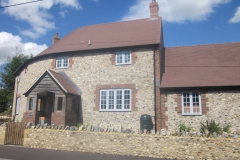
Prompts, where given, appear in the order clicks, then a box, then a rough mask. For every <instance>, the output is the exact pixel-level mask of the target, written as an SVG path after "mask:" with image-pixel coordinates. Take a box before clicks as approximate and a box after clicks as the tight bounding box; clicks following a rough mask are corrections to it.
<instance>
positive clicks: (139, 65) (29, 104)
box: [13, 0, 240, 130]
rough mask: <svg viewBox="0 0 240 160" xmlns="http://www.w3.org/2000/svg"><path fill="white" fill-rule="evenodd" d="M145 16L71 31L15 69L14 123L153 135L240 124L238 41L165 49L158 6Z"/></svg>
mask: <svg viewBox="0 0 240 160" xmlns="http://www.w3.org/2000/svg"><path fill="white" fill-rule="evenodd" d="M149 7H150V18H147V19H140V20H132V21H123V22H114V23H107V24H99V25H92V26H85V27H82V28H78V29H76V30H74V31H73V32H71V33H70V34H68V35H67V36H66V37H64V38H62V39H61V38H60V37H59V36H58V34H56V35H55V36H54V37H53V45H52V46H50V47H49V48H48V49H46V50H45V51H43V52H42V53H40V54H39V55H37V56H36V57H34V58H32V59H30V60H28V61H27V62H26V63H25V64H23V65H22V66H21V67H20V68H19V69H18V71H17V72H16V82H15V90H14V102H13V105H14V106H15V107H13V118H14V120H15V121H17V120H23V121H24V122H33V123H35V124H38V123H48V124H55V125H64V126H65V125H76V124H77V123H83V124H86V125H100V126H101V127H103V128H106V127H107V128H119V127H120V126H121V127H123V128H132V129H133V130H137V129H139V128H140V116H141V115H143V114H148V115H150V116H151V117H152V121H153V123H154V126H155V128H154V129H156V130H160V129H162V128H167V129H169V130H175V129H176V127H177V125H178V124H180V123H189V124H191V126H193V127H195V128H197V127H198V126H199V125H200V121H204V120H206V119H215V120H219V121H220V122H221V123H231V125H232V126H233V127H234V128H239V129H240V126H239V124H238V122H239V120H240V116H239V111H240V110H239V106H240V102H239V99H240V92H239V85H240V76H239V74H238V73H239V72H238V70H239V62H240V54H239V52H240V43H229V44H218V45H200V46H187V47H173V48H165V47H164V41H163V28H162V18H161V17H160V16H158V9H159V7H158V3H157V2H156V1H155V0H152V2H151V3H150V5H149Z"/></svg>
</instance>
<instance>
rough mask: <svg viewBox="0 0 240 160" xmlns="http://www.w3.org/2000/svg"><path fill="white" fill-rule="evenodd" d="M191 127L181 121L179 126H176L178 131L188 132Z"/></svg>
mask: <svg viewBox="0 0 240 160" xmlns="http://www.w3.org/2000/svg"><path fill="white" fill-rule="evenodd" d="M191 129H192V128H191V127H190V126H188V127H187V126H186V125H185V124H184V123H181V124H179V128H178V130H179V132H183V131H184V132H190V131H191Z"/></svg>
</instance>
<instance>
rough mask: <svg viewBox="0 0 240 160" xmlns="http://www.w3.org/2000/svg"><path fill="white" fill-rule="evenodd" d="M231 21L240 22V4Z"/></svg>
mask: <svg viewBox="0 0 240 160" xmlns="http://www.w3.org/2000/svg"><path fill="white" fill-rule="evenodd" d="M229 22H230V23H240V6H239V7H238V8H237V9H236V13H235V14H234V16H233V17H232V18H231V19H230V20H229Z"/></svg>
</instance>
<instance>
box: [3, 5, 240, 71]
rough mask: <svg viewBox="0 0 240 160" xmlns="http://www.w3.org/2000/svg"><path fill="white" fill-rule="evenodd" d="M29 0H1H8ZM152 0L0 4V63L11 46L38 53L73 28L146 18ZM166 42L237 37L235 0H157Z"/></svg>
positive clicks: (239, 21)
mask: <svg viewBox="0 0 240 160" xmlns="http://www.w3.org/2000/svg"><path fill="white" fill-rule="evenodd" d="M30 1H34V0H0V6H8V5H14V4H19V3H25V2H30ZM151 1H152V0H42V1H39V2H34V3H28V4H24V5H18V6H13V7H6V8H0V20H1V21H0V68H1V65H3V64H4V63H6V62H7V57H8V56H13V55H14V54H15V53H16V50H18V51H21V52H22V53H23V54H26V55H30V54H33V55H37V54H38V53H40V52H41V51H43V50H45V49H46V48H47V47H49V46H51V44H52V37H53V36H54V34H55V33H59V36H60V37H61V38H62V37H64V36H66V35H67V34H69V33H70V32H71V31H73V30H74V29H76V28H79V27H83V26H87V25H94V24H101V23H109V22H117V21H126V20H133V19H142V18H149V15H150V14H149V12H150V11H149V3H150V2H151ZM157 2H158V3H159V15H160V16H162V19H163V33H164V45H165V47H173V46H189V45H202V44H216V43H231V42H240V0H157Z"/></svg>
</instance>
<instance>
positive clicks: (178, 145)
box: [24, 129, 240, 160]
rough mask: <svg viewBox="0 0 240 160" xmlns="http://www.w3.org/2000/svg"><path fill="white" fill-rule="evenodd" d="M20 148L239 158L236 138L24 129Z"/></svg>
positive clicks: (179, 157) (170, 156)
mask: <svg viewBox="0 0 240 160" xmlns="http://www.w3.org/2000/svg"><path fill="white" fill-rule="evenodd" d="M24 137H25V139H24V147H30V148H44V149H54V150H69V151H81V152H92V153H101V154H115V155H128V156H142V157H155V158H171V159H173V158H174V159H195V160H197V159H221V160H238V159H239V158H240V139H233V138H216V139H214V138H203V137H177V136H176V137H174V136H161V135H158V134H150V135H146V134H125V133H104V132H88V131H69V130H67V131H66V130H50V129H38V130H37V129H26V130H25V135H24Z"/></svg>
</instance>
